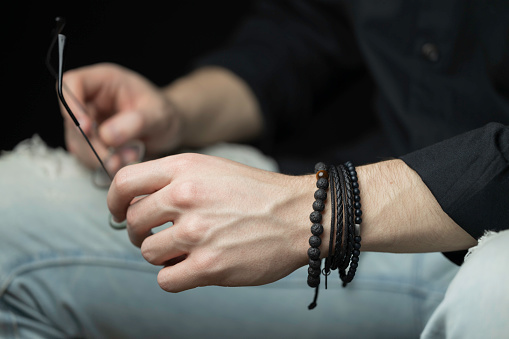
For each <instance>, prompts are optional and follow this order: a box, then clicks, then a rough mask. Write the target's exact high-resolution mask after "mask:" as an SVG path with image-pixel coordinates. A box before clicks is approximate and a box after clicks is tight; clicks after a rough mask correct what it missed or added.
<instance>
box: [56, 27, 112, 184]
mask: <svg viewBox="0 0 509 339" xmlns="http://www.w3.org/2000/svg"><path fill="white" fill-rule="evenodd" d="M64 46H65V35H63V34H58V81H57V82H58V84H57V93H58V97H59V98H60V101H61V102H62V105H64V107H65V110H66V111H67V113H69V116H70V117H71V119H72V121H74V124H75V125H76V127H78V129H79V130H80V132H81V134H82V135H83V137H84V138H85V140H86V141H87V143H88V145H89V146H90V149H92V152H94V155H95V157H96V158H97V160H99V163H100V164H101V166H102V168H103V169H104V171H105V172H106V174H107V175H108V177H109V178H110V180H113V178H112V177H111V175H110V173H109V172H108V170H107V169H106V166H104V163H103V161H102V160H101V158H100V157H99V154H97V152H96V150H95V148H94V146H92V143H91V142H90V140H89V139H88V137H87V136H86V134H85V132H83V130H82V129H81V126H80V123H79V121H78V119H76V116H75V115H74V114H73V113H72V111H71V109H70V108H69V105H68V104H67V102H66V101H65V98H64V94H63V92H62V83H63V81H62V77H63V73H64V72H63V64H64V62H63V61H64Z"/></svg>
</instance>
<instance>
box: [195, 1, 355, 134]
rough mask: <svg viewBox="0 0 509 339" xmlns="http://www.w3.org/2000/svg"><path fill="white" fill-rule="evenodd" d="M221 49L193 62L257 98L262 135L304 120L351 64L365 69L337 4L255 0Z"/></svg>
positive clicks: (289, 127)
mask: <svg viewBox="0 0 509 339" xmlns="http://www.w3.org/2000/svg"><path fill="white" fill-rule="evenodd" d="M255 6H256V7H255V8H254V9H253V11H252V14H251V15H249V17H248V18H246V19H245V21H244V22H243V24H241V25H240V27H239V28H238V30H237V32H236V34H235V36H234V38H233V41H232V42H231V44H230V45H229V46H228V48H226V49H220V50H217V51H215V52H213V53H211V54H209V55H206V56H204V57H203V58H201V59H200V60H198V62H197V63H196V66H197V67H199V66H203V65H215V66H220V67H225V68H227V69H229V70H230V71H232V72H233V73H235V74H237V75H238V76H239V77H241V78H242V79H243V80H244V81H245V82H246V83H247V84H248V85H249V86H250V88H251V89H252V90H253V92H254V94H255V96H256V98H257V99H258V102H259V105H260V108H261V111H262V114H263V116H264V121H265V129H264V132H265V133H266V135H265V136H264V137H265V138H268V139H272V136H273V135H274V133H275V131H276V130H277V133H284V130H285V129H286V130H291V129H294V128H296V126H300V125H301V124H305V123H307V122H308V121H309V116H310V115H311V114H312V113H313V111H314V109H313V106H314V105H315V103H316V102H318V101H320V100H321V96H323V95H324V94H325V93H327V92H330V90H331V88H334V86H335V85H337V84H339V83H341V81H340V80H339V79H342V78H343V76H346V73H349V72H354V70H355V69H356V68H362V69H364V65H363V62H362V58H361V57H360V52H359V51H358V48H357V47H356V39H355V37H354V35H353V33H352V29H351V27H349V26H350V23H349V20H348V17H347V14H346V12H347V11H346V9H345V8H343V5H341V3H340V2H331V1H292V0H289V1H284V0H278V1H256V2H255Z"/></svg>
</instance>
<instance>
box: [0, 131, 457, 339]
mask: <svg viewBox="0 0 509 339" xmlns="http://www.w3.org/2000/svg"><path fill="white" fill-rule="evenodd" d="M205 152H207V153H209V154H214V155H220V156H225V157H227V155H228V154H229V155H230V158H232V157H233V160H241V161H243V162H247V163H248V164H251V165H256V166H258V167H262V168H263V167H264V166H265V168H266V169H272V170H275V169H276V168H275V167H274V163H273V162H271V161H270V159H266V158H264V157H263V156H262V155H260V154H259V153H257V152H255V151H254V150H251V149H249V148H243V147H240V148H239V146H227V145H220V146H217V147H214V148H211V149H208V150H205ZM90 176H91V173H90V172H89V171H88V170H86V169H84V168H82V167H81V166H80V165H79V164H78V163H77V162H76V161H75V160H74V159H73V158H72V157H71V156H69V155H68V154H66V153H65V152H64V151H62V150H50V149H48V148H46V147H45V146H44V145H43V144H42V143H41V142H40V140H38V139H37V138H34V139H32V140H30V141H27V142H26V143H24V144H22V145H20V146H19V147H18V148H17V149H16V151H14V152H12V153H7V154H3V155H2V156H1V157H0V192H1V193H2V194H1V195H0V337H1V338H76V337H79V338H198V337H199V338H342V337H344V338H352V337H357V338H417V337H419V334H420V333H421V331H422V330H423V328H424V326H425V324H426V323H427V322H428V319H429V318H430V316H431V314H432V313H433V311H434V310H435V309H436V308H437V306H438V305H439V304H440V302H441V301H442V299H443V297H444V293H445V290H446V289H447V286H448V285H449V283H450V281H451V280H452V279H453V277H454V275H455V274H456V272H457V271H458V268H457V267H456V266H455V265H453V264H451V263H450V262H449V261H448V260H447V259H445V258H444V257H443V256H442V255H441V254H438V253H434V254H381V253H362V254H361V257H360V264H359V269H358V271H357V274H356V278H355V279H354V281H353V282H352V283H351V284H350V285H349V286H348V287H347V288H342V287H340V283H339V280H338V277H337V275H336V274H333V275H332V276H330V277H329V282H328V289H327V290H325V289H324V288H323V284H322V286H321V290H320V294H319V298H318V306H317V308H316V309H314V310H312V311H309V310H308V309H307V305H308V304H309V303H310V302H311V301H312V299H313V293H314V290H313V289H311V288H309V287H308V286H307V284H306V276H307V268H306V267H304V268H302V269H300V270H298V271H296V272H294V273H293V274H291V275H290V276H288V277H286V278H284V279H282V280H280V281H278V282H276V283H273V284H269V285H266V286H259V287H239V288H223V287H203V288H197V289H194V290H190V291H186V292H182V293H179V294H170V293H166V292H164V291H163V290H161V289H160V288H159V286H158V285H157V282H156V274H157V271H158V268H157V267H154V266H152V265H150V264H148V263H147V262H145V261H144V259H143V258H142V257H141V255H140V252H139V249H138V248H136V247H134V246H133V245H132V244H131V243H130V242H129V240H128V237H127V234H126V232H125V231H116V230H113V229H111V228H110V227H109V226H108V210H107V207H106V193H107V192H106V190H102V189H97V188H95V187H94V186H93V185H92V184H91V179H90Z"/></svg>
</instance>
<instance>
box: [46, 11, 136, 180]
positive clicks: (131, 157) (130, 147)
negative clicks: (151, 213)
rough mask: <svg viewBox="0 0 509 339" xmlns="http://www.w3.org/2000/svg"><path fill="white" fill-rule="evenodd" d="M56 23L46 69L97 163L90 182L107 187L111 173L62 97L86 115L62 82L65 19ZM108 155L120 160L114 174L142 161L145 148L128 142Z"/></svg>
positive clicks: (111, 150)
mask: <svg viewBox="0 0 509 339" xmlns="http://www.w3.org/2000/svg"><path fill="white" fill-rule="evenodd" d="M55 21H56V27H55V30H54V33H53V38H52V40H51V44H50V46H49V49H48V53H47V54H46V67H47V68H48V70H49V72H50V73H51V75H52V76H53V77H54V78H55V80H56V81H57V95H58V98H59V100H60V102H61V103H62V105H63V106H64V108H65V110H66V111H67V113H68V114H69V116H70V117H71V119H72V121H73V122H74V124H75V125H76V127H77V128H78V129H79V131H80V132H81V135H82V136H83V138H84V139H85V141H86V142H87V144H88V146H89V147H90V149H91V150H92V152H93V153H94V156H95V157H96V158H97V160H98V161H99V164H100V167H99V168H98V169H97V170H96V171H95V172H94V174H93V177H92V182H93V183H94V184H95V185H96V186H98V187H108V186H109V185H110V183H111V181H112V179H113V177H112V175H111V173H110V172H109V171H108V170H107V169H106V166H105V163H104V162H103V161H102V159H101V157H99V154H98V153H97V151H96V150H95V148H94V146H93V145H92V143H91V142H90V139H89V138H88V137H87V135H86V134H85V132H84V131H83V129H82V128H81V126H80V123H79V121H78V119H77V118H76V116H75V115H74V113H73V112H72V110H71V108H70V107H69V105H68V104H67V102H66V100H65V97H64V90H65V92H66V94H67V96H68V97H69V98H70V99H71V100H72V101H73V103H74V104H75V106H76V107H79V109H80V110H81V111H83V112H85V113H87V110H86V108H85V106H84V105H83V104H82V103H81V102H80V101H79V100H78V99H77V98H76V96H75V95H74V94H72V91H71V90H70V89H69V88H68V87H66V86H65V84H64V83H63V81H62V77H63V63H64V47H65V41H66V37H65V35H63V34H61V32H62V30H63V28H64V26H65V19H63V18H61V17H57V18H56V19H55ZM57 41H58V71H56V70H55V69H54V68H53V66H52V65H51V55H52V52H53V49H54V47H55V44H56V43H57ZM109 151H110V154H109V156H108V159H107V160H111V159H112V158H113V157H115V156H116V157H118V158H119V159H120V160H119V161H116V163H117V164H116V166H115V170H114V172H116V171H118V169H120V168H121V167H123V166H125V165H128V164H131V163H135V162H140V161H141V160H142V159H143V156H144V153H145V146H144V145H143V143H142V142H141V141H138V140H134V141H131V142H129V143H128V144H126V145H123V146H121V147H119V148H116V149H110V150H109Z"/></svg>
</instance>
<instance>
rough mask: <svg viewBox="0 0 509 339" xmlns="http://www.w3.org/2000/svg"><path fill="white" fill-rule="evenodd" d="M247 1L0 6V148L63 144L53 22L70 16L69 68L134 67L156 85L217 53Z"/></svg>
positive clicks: (95, 2) (22, 3)
mask: <svg viewBox="0 0 509 339" xmlns="http://www.w3.org/2000/svg"><path fill="white" fill-rule="evenodd" d="M250 4H251V2H250V1H245V0H243V1H233V0H216V1H204V0H200V1H199V0H186V1H165V2H157V3H155V2H150V1H135V2H126V1H87V2H75V1H51V2H50V1H37V2H35V1H33V2H23V1H17V2H16V3H13V2H11V3H9V4H7V3H6V2H5V3H4V4H3V5H0V8H2V10H1V12H2V17H3V19H2V29H1V32H2V33H1V34H2V42H3V43H2V46H3V47H2V50H1V56H2V62H1V78H2V82H3V85H2V101H3V104H2V106H1V107H2V112H1V117H2V119H1V121H0V149H1V150H10V149H12V148H13V147H14V146H15V145H16V144H17V143H19V142H20V141H21V140H24V139H26V138H29V137H31V136H32V135H33V134H35V133H37V134H39V135H40V136H41V137H42V139H43V140H44V141H46V142H47V143H48V144H49V145H50V146H53V147H58V146H64V141H63V127H62V117H61V115H60V112H59V110H58V105H57V97H56V93H55V80H54V79H53V78H52V77H51V75H50V74H49V72H48V70H47V69H46V66H45V56H46V52H47V49H48V47H49V43H50V41H51V32H52V30H53V28H54V26H55V17H56V16H62V17H65V18H66V21H67V24H66V26H65V28H64V31H63V33H64V34H65V35H66V36H67V39H68V41H67V44H66V54H65V65H64V67H65V69H70V68H75V67H79V66H84V65H88V64H92V63H96V62H105V61H107V62H114V63H118V64H121V65H123V66H125V67H128V68H131V69H133V70H135V71H137V72H139V73H141V74H143V75H144V76H146V77H147V78H149V79H150V80H152V81H153V82H154V83H156V84H157V85H161V86H162V85H166V84H168V83H169V82H171V81H172V80H174V79H175V78H177V77H178V76H181V75H183V74H185V73H186V72H187V71H188V70H189V69H190V66H191V64H192V62H193V60H195V59H196V57H197V56H199V55H203V54H204V53H207V52H208V51H211V50H213V49H214V48H218V47H219V46H221V45H222V44H225V43H226V42H227V41H228V39H229V38H230V37H231V34H232V31H233V30H234V28H235V27H236V26H237V25H238V23H239V22H240V21H241V20H242V19H243V17H244V16H245V14H246V13H247V11H248V9H249V6H250Z"/></svg>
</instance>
